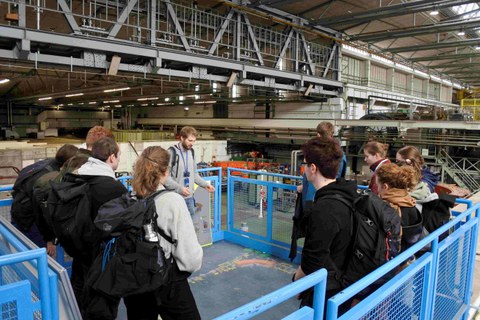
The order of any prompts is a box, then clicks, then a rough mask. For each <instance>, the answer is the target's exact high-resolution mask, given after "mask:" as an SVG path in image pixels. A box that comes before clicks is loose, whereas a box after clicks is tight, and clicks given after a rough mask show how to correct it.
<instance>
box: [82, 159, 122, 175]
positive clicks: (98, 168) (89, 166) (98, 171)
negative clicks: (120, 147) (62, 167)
mask: <svg viewBox="0 0 480 320" xmlns="http://www.w3.org/2000/svg"><path fill="white" fill-rule="evenodd" d="M77 172H78V174H79V175H85V176H105V177H111V178H113V179H115V172H114V171H113V170H112V167H110V166H109V165H108V164H107V163H106V162H103V161H102V160H98V159H97V158H93V157H89V158H88V161H87V162H85V163H84V164H83V165H82V166H81V167H80V168H79V169H78V171H77Z"/></svg>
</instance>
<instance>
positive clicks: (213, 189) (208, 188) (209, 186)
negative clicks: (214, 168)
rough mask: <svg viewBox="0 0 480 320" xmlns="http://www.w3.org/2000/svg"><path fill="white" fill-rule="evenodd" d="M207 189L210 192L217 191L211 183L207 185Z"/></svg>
mask: <svg viewBox="0 0 480 320" xmlns="http://www.w3.org/2000/svg"><path fill="white" fill-rule="evenodd" d="M205 189H206V190H207V191H208V192H210V193H213V192H215V187H214V186H212V185H210V184H209V185H208V186H206V187H205Z"/></svg>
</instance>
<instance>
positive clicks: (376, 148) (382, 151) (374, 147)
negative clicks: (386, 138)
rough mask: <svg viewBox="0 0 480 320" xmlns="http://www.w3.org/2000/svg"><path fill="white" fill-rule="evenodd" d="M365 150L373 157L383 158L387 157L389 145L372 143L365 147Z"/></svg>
mask: <svg viewBox="0 0 480 320" xmlns="http://www.w3.org/2000/svg"><path fill="white" fill-rule="evenodd" d="M363 150H364V151H365V152H366V153H368V154H371V155H376V154H379V155H380V157H381V158H386V157H387V151H388V144H385V143H380V142H378V141H370V142H369V143H367V144H366V145H365V147H363Z"/></svg>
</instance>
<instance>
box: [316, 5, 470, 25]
mask: <svg viewBox="0 0 480 320" xmlns="http://www.w3.org/2000/svg"><path fill="white" fill-rule="evenodd" d="M472 2H477V1H472V0H454V1H451V0H450V1H449V0H439V1H431V0H422V1H414V2H407V3H401V4H398V5H393V6H387V7H380V8H376V9H373V10H368V11H363V12H359V13H353V14H349V15H344V16H336V17H330V18H325V19H319V20H317V21H316V22H315V23H318V24H320V25H323V26H332V25H339V24H343V25H345V24H350V23H356V24H358V23H367V22H370V21H373V20H379V19H384V18H390V17H396V16H402V15H405V14H409V13H416V12H424V11H429V10H432V9H433V8H438V9H442V8H448V7H452V6H458V5H462V4H467V3H472Z"/></svg>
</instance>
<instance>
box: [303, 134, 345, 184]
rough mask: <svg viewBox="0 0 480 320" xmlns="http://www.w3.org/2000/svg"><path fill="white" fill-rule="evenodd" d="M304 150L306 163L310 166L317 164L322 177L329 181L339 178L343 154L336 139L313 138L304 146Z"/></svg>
mask: <svg viewBox="0 0 480 320" xmlns="http://www.w3.org/2000/svg"><path fill="white" fill-rule="evenodd" d="M302 150H303V155H304V157H305V161H306V162H307V163H308V164H311V163H313V164H315V166H317V168H318V170H319V171H320V173H321V174H322V176H324V177H325V178H328V179H335V178H336V177H337V175H338V170H339V169H340V162H341V161H342V157H343V152H342V149H341V148H340V145H339V143H338V141H337V140H336V139H334V138H330V137H328V138H327V137H316V138H312V139H310V140H308V141H307V142H306V143H305V144H304V145H303V146H302Z"/></svg>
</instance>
